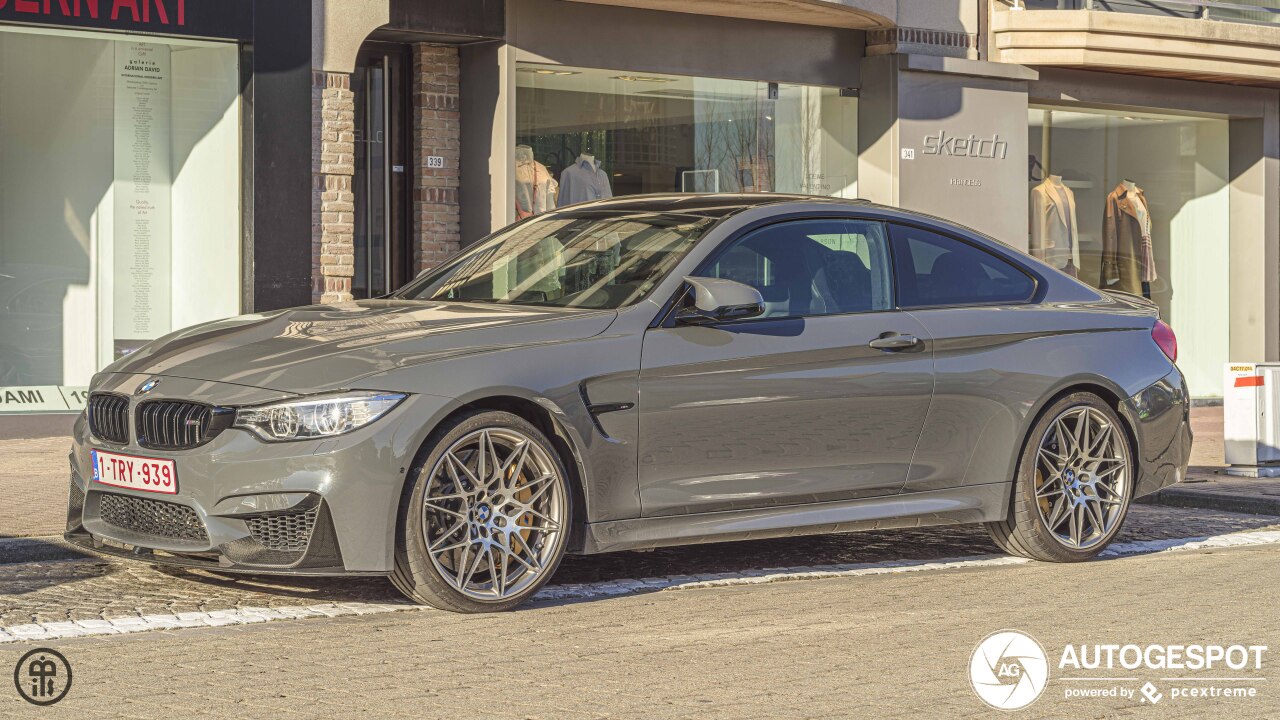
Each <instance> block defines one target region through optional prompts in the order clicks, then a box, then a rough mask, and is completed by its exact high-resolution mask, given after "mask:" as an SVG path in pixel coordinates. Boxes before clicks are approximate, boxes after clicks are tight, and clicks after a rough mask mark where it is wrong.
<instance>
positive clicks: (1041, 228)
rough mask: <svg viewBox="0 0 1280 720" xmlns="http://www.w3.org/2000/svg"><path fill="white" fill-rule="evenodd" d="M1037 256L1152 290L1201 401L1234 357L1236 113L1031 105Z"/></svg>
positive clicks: (1095, 278)
mask: <svg viewBox="0 0 1280 720" xmlns="http://www.w3.org/2000/svg"><path fill="white" fill-rule="evenodd" d="M1029 141H1030V143H1029V144H1030V149H1031V158H1030V162H1029V163H1028V178H1027V181H1028V197H1029V208H1030V213H1031V215H1030V227H1029V229H1028V244H1029V248H1030V250H1031V253H1032V254H1033V255H1036V256H1037V257H1039V258H1041V259H1043V260H1045V261H1046V262H1048V263H1049V264H1050V265H1053V266H1055V267H1057V268H1059V269H1061V270H1063V271H1065V272H1067V273H1069V274H1072V275H1076V276H1077V277H1079V278H1080V279H1081V280H1083V281H1084V282H1086V283H1088V284H1089V285H1092V286H1094V287H1097V288H1101V289H1104V290H1119V291H1123V292H1127V293H1132V294H1135V295H1142V296H1145V297H1147V298H1149V299H1150V300H1152V301H1153V302H1155V303H1156V304H1157V305H1158V306H1159V308H1160V315H1161V317H1162V318H1163V319H1164V320H1165V321H1166V322H1168V323H1169V324H1170V325H1171V326H1173V328H1174V330H1175V331H1176V332H1177V333H1178V340H1179V344H1180V346H1181V348H1182V352H1181V356H1180V357H1179V362H1178V365H1179V366H1180V367H1181V368H1182V369H1183V371H1184V373H1185V374H1186V375H1187V380H1188V384H1189V385H1190V386H1191V387H1192V388H1193V390H1194V392H1195V394H1196V395H1197V396H1209V397H1212V396H1221V394H1222V366H1223V364H1224V363H1226V362H1227V361H1228V360H1229V359H1230V358H1229V347H1230V342H1229V340H1230V338H1229V337H1228V334H1229V327H1230V323H1228V322H1227V319H1228V317H1229V316H1228V310H1229V308H1228V304H1229V285H1228V279H1229V259H1230V244H1231V242H1230V238H1231V221H1230V196H1229V192H1230V172H1229V164H1230V155H1229V152H1228V145H1229V127H1228V123H1227V121H1226V120H1225V119H1220V118H1212V117H1190V116H1180V115H1171V114H1164V113H1151V112H1140V111H1136V110H1134V111H1124V110H1110V109H1109V110H1096V109H1091V108H1080V107H1076V106H1043V107H1032V109H1031V110H1030V133H1029Z"/></svg>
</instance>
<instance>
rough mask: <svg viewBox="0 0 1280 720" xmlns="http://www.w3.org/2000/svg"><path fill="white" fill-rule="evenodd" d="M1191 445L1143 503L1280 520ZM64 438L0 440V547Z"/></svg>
mask: <svg viewBox="0 0 1280 720" xmlns="http://www.w3.org/2000/svg"><path fill="white" fill-rule="evenodd" d="M1191 417H1192V428H1193V430H1194V431H1195V445H1194V447H1193V448H1192V453H1191V469H1190V470H1189V472H1188V473H1187V480H1186V481H1185V482H1183V483H1181V484H1179V485H1177V486H1175V487H1173V488H1168V489H1165V490H1162V491H1161V492H1159V493H1157V494H1156V495H1155V496H1152V497H1151V498H1149V499H1146V500H1145V501H1146V502H1150V503H1154V504H1158V505H1168V506H1172V507H1184V508H1205V509H1210V510H1219V511H1228V512H1240V513H1248V514H1254V515H1280V479H1269V478H1257V479H1254V478H1236V477H1230V476H1228V475H1226V474H1225V470H1226V468H1225V466H1224V465H1223V461H1222V460H1223V458H1222V407H1221V406H1219V407H1198V408H1195V409H1194V410H1192V413H1191ZM69 446H70V441H69V440H68V439H67V438H64V437H57V438H36V439H24V440H10V439H2V438H0V458H3V463H0V543H2V542H3V538H15V537H47V536H51V535H60V534H61V533H62V530H63V527H64V526H65V523H66V516H65V514H64V513H65V508H66V498H67V471H66V463H67V460H66V456H67V452H68V449H69Z"/></svg>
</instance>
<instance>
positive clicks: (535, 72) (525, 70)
mask: <svg viewBox="0 0 1280 720" xmlns="http://www.w3.org/2000/svg"><path fill="white" fill-rule="evenodd" d="M516 72H522V73H530V74H533V75H581V74H582V73H581V72H578V71H577V70H555V69H552V68H535V67H522V68H519V69H517V70H516Z"/></svg>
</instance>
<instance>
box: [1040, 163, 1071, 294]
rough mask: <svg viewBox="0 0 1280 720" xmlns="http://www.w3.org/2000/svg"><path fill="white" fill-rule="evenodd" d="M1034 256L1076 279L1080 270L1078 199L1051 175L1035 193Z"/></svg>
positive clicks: (1058, 178) (1060, 180)
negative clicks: (1077, 218)
mask: <svg viewBox="0 0 1280 720" xmlns="http://www.w3.org/2000/svg"><path fill="white" fill-rule="evenodd" d="M1029 249H1030V250H1031V254H1032V255H1034V256H1035V257H1038V258H1040V259H1041V260H1044V261H1045V262H1047V263H1049V264H1050V265H1052V266H1054V267H1056V268H1058V269H1059V270H1062V271H1063V272H1065V273H1067V274H1068V275H1071V276H1072V277H1076V276H1077V275H1078V274H1079V268H1080V223H1079V222H1077V220H1076V196H1075V193H1073V192H1071V188H1069V187H1067V186H1066V185H1064V184H1063V183H1062V176H1061V175H1049V176H1048V177H1046V178H1045V179H1044V182H1042V183H1040V184H1039V185H1037V186H1036V187H1034V188H1032V189H1031V240H1030V244H1029Z"/></svg>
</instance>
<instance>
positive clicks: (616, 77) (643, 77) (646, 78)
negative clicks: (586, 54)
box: [612, 75, 676, 83]
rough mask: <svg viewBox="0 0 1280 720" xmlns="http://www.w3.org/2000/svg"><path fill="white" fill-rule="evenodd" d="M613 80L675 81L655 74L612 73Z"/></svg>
mask: <svg viewBox="0 0 1280 720" xmlns="http://www.w3.org/2000/svg"><path fill="white" fill-rule="evenodd" d="M612 79H613V80H626V81H627V82H647V83H669V82H675V81H676V80H675V78H665V77H658V76H657V75H614V76H613V78H612Z"/></svg>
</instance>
